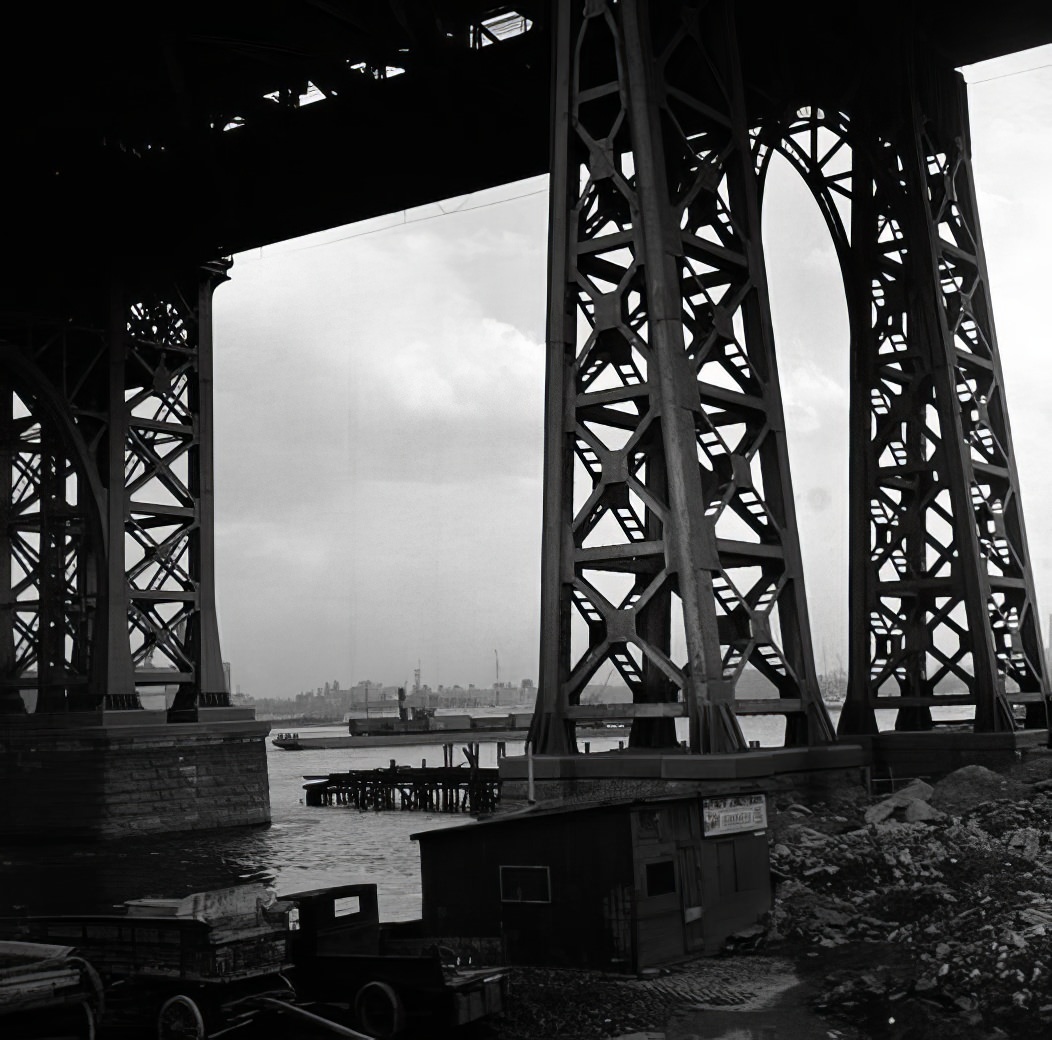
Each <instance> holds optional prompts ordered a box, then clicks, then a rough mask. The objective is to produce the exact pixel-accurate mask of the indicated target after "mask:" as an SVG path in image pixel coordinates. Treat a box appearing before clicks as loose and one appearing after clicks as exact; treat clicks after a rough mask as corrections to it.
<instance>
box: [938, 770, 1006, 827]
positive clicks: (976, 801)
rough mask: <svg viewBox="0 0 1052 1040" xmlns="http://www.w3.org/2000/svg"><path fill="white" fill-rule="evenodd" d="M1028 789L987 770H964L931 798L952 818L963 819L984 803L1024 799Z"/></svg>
mask: <svg viewBox="0 0 1052 1040" xmlns="http://www.w3.org/2000/svg"><path fill="white" fill-rule="evenodd" d="M1025 791H1026V787H1025V786H1024V785H1023V784H1022V783H1020V782H1019V781H1018V780H1014V779H1012V778H1011V777H1009V776H1004V775H1002V774H1001V773H995V772H994V771H993V770H992V769H987V768H986V767H985V766H964V767H963V768H961V769H958V770H956V771H955V772H953V773H950V775H949V776H946V777H943V779H942V780H940V781H939V782H938V783H937V784H936V785H935V790H934V791H933V792H932V794H931V798H930V801H931V804H932V805H933V806H935V808H936V809H941V810H942V811H943V812H945V813H947V814H949V815H950V816H960V815H961V814H962V813H965V812H968V811H969V810H971V809H974V808H976V807H977V806H979V805H981V804H982V803H983V802H992V801H996V800H998V799H1001V798H1013V799H1015V798H1020V797H1022V796H1023V795H1024V793H1025Z"/></svg>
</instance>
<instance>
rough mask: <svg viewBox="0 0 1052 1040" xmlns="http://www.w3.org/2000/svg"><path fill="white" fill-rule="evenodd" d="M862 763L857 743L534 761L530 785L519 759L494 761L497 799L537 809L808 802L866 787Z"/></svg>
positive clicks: (624, 753)
mask: <svg viewBox="0 0 1052 1040" xmlns="http://www.w3.org/2000/svg"><path fill="white" fill-rule="evenodd" d="M866 764H867V759H866V757H865V754H864V752H863V749H862V748H861V747H859V746H858V745H856V744H831V745H827V746H823V747H810V748H755V749H751V750H749V751H745V752H742V753H740V754H733V755H691V754H688V753H687V752H686V751H677V750H676V749H674V748H670V749H668V750H661V749H653V750H649V749H646V750H642V749H626V750H623V751H604V752H599V753H597V754H593V755H581V754H578V755H535V756H534V757H533V766H532V774H533V780H532V784H531V781H530V763H529V760H528V759H527V758H526V757H525V756H516V757H514V758H504V759H502V760H501V762H500V778H501V782H502V783H501V797H502V798H505V799H510V800H516V801H518V800H524V799H528V798H530V797H531V787H532V798H533V800H535V801H537V802H545V801H552V800H558V801H563V802H566V801H569V802H574V801H581V802H592V801H596V800H597V799H598V800H605V799H625V798H645V797H651V798H652V797H659V796H662V795H672V794H680V793H692V792H697V793H702V794H708V795H715V794H732V793H733V794H739V793H748V792H752V791H763V792H765V793H771V794H773V793H777V792H782V791H793V792H797V793H799V794H801V795H804V794H811V795H813V796H814V797H823V796H824V795H826V794H828V793H831V792H833V791H835V790H836V789H837V788H843V787H844V786H846V785H852V784H861V783H863V782H864V781H865V773H864V767H865V765H866Z"/></svg>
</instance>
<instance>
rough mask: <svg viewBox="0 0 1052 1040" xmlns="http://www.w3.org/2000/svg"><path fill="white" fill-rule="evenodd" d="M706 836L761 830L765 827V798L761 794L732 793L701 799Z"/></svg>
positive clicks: (712, 836)
mask: <svg viewBox="0 0 1052 1040" xmlns="http://www.w3.org/2000/svg"><path fill="white" fill-rule="evenodd" d="M702 826H703V831H704V834H705V837H706V838H715V837H717V836H719V835H721V834H741V833H743V832H745V831H762V830H765V829H766V827H767V800H766V798H765V797H764V796H763V795H762V794H732V795H723V796H721V797H719V798H703V799H702Z"/></svg>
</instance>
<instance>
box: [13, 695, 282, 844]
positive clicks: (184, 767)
mask: <svg viewBox="0 0 1052 1040" xmlns="http://www.w3.org/2000/svg"><path fill="white" fill-rule="evenodd" d="M213 711H214V712H215V713H216V715H217V717H216V718H212V717H211V713H212V712H213ZM197 716H198V718H197V720H196V721H187V722H168V721H167V718H166V713H165V712H163V711H159V712H153V711H125V712H91V713H71V714H67V715H19V716H3V717H0V821H3V822H2V824H0V828H2V839H3V840H4V841H42V840H54V841H68V840H71V839H73V840H77V839H88V840H90V839H98V838H119V837H125V836H130V835H134V834H148V833H160V832H171V831H186V830H195V831H196V830H202V829H211V828H219V827H240V826H249V825H258V824H265V823H269V822H270V787H269V780H268V777H267V758H266V743H265V741H266V736H267V734H268V733H269V732H270V724H269V723H266V722H256V721H255V719H254V717H253V713H252V712H251V711H246V710H244V709H241V710H240V711H232V710H231V709H223V708H217V709H207V708H202V709H200V710H199V711H198V712H197ZM238 716H240V717H238Z"/></svg>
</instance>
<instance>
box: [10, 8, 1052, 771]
mask: <svg viewBox="0 0 1052 1040" xmlns="http://www.w3.org/2000/svg"><path fill="white" fill-rule="evenodd" d="M27 17H28V18H34V17H35V18H38V19H40V20H41V21H40V24H38V25H37V26H36V29H37V30H38V31H37V32H33V31H32V27H31V26H29V25H28V24H27V26H26V28H25V29H24V30H23V32H24V34H25V35H24V38H23V39H22V40H21V44H22V46H19V47H17V48H14V51H15V53H12V54H11V55H9V56H8V58H7V59H5V63H4V67H3V69H0V75H2V76H3V77H4V81H5V86H6V87H7V91H6V96H7V98H8V99H9V108H10V113H9V118H8V119H7V120H6V122H5V127H4V131H3V133H4V135H5V145H6V154H7V156H8V157H9V161H8V163H7V164H6V169H7V172H8V174H9V185H10V186H9V193H8V199H9V205H8V211H7V213H6V214H5V235H4V251H3V261H2V263H3V270H2V272H0V274H2V276H3V277H2V278H0V714H6V715H7V716H9V717H11V718H16V717H21V716H24V715H25V714H26V713H27V712H29V713H35V714H37V715H40V716H59V715H61V716H64V717H66V718H67V719H68V720H69V721H70V723H71V724H75V720H76V719H77V718H80V719H89V718H90V719H92V720H95V721H97V719H98V717H99V713H100V712H101V713H106V712H111V713H113V712H140V711H145V710H147V702H146V701H144V697H146V696H147V695H151V696H152V697H153V698H154V699H155V700H157V699H158V698H160V696H161V695H162V694H164V708H165V710H166V711H167V715H166V718H167V720H168V723H170V724H178V723H194V724H197V723H199V722H200V721H202V720H206V719H208V718H209V713H210V712H215V713H219V714H216V715H214V716H212V717H213V718H214V719H216V720H219V721H230V720H229V719H228V713H229V712H231V711H232V709H231V708H230V706H229V697H228V693H227V690H226V687H225V684H224V680H223V675H222V655H221V652H220V647H219V642H218V634H217V626H216V619H215V602H214V599H215V595H214V559H213V556H214V547H213V515H212V510H213V506H212V494H213V488H212V414H211V407H212V406H211V349H212V343H211V294H212V291H213V289H214V288H215V286H216V285H217V284H218V283H219V282H220V281H222V280H223V279H224V278H225V277H226V270H227V266H228V265H227V264H226V263H225V262H224V261H223V260H222V257H224V256H227V255H229V254H230V253H232V252H235V251H239V250H243V249H247V248H251V247H253V246H259V245H262V244H265V243H268V242H272V241H276V240H279V239H282V238H287V237H290V236H293V235H300V234H305V233H308V232H312V231H317V230H321V229H324V228H328V227H332V226H335V225H338V224H342V223H347V222H350V221H354V220H358V219H362V218H365V217H369V216H374V215H377V214H381V213H385V212H390V211H392V210H396V209H400V208H404V207H409V206H413V205H419V204H423V203H426V202H430V201H435V200H438V199H442V198H448V197H450V196H456V195H460V194H464V193H467V192H471V191H475V190H479V189H481V188H485V187H488V186H491V185H494V184H498V183H502V182H506V181H510V180H514V179H518V178H522V177H526V176H530V175H535V174H538V173H543V172H545V171H549V172H550V175H551V198H552V204H551V207H552V208H551V221H550V236H551V237H550V257H551V268H550V270H551V274H550V277H551V282H550V306H549V357H548V398H547V401H548V404H547V420H546V430H547V443H546V449H545V450H546V456H545V473H546V480H545V488H546V490H545V503H544V549H543V578H542V599H543V605H542V650H541V683H540V687H539V697H538V702H537V709H536V716H535V720H534V727H533V732H532V738H533V746H534V750H535V751H537V752H538V753H541V754H549V755H555V756H566V755H572V754H574V753H575V751H576V741H575V727H576V724H577V722H578V721H581V720H587V721H592V722H594V721H595V720H596V719H603V718H610V719H613V718H624V717H628V718H631V719H632V737H631V744H632V745H633V747H646V748H656V749H663V748H671V747H674V746H678V744H679V742H680V741H681V740H683V739H686V740H687V742H688V745H689V749H690V750H691V751H692V752H694V753H710V754H711V753H716V754H738V753H742V752H745V751H746V749H747V742H746V740H745V738H744V736H743V733H742V729H741V726H740V724H739V718H741V717H743V716H748V715H752V714H772V713H773V714H776V715H778V716H779V717H782V718H784V720H785V729H784V733H785V736H784V743H785V745H786V746H787V747H789V748H815V749H820V748H823V747H829V746H831V745H832V743H833V742H834V740H835V735H834V732H833V727H832V725H831V722H830V718H829V715H828V713H827V711H826V708H825V706H824V705H823V703H822V700H821V697H820V695H819V692H818V688H817V677H816V674H815V666H814V658H813V652H812V647H811V636H810V627H809V621H808V616H807V605H806V599H805V596H804V584H803V581H804V575H803V573H802V567H801V563H800V552H799V539H798V534H797V527H796V518H795V508H794V501H793V492H792V484H791V478H790V473H789V467H788V456H787V451H786V442H785V429H784V422H783V415H782V403H781V395H780V389H779V382H778V372H777V353H776V347H775V343H774V338H773V330H772V326H771V320H770V309H769V303H768V299H767V290H766V277H765V272H764V258H763V253H762V246H761V242H760V233H759V213H760V204H761V197H762V185H763V180H764V177H765V175H766V170H767V164H768V163H769V161H770V158H771V156H772V155H775V154H782V155H784V156H785V157H787V158H788V159H789V160H790V162H792V163H793V164H794V165H795V166H796V168H797V169H798V170H799V172H800V173H801V175H802V176H803V177H804V178H805V180H806V182H807V183H808V185H809V186H810V188H811V190H812V191H813V192H814V194H815V196H816V198H817V199H818V201H819V204H820V206H821V207H822V209H823V212H824V214H825V216H826V219H827V222H828V224H829V227H830V231H831V233H832V235H833V238H834V241H835V242H836V245H837V249H838V252H839V254H840V259H841V263H842V267H843V270H844V276H845V285H846V289H847V296H848V304H849V310H850V312H851V329H852V345H851V366H852V368H851V372H852V401H851V409H852V419H851V423H852V431H851V456H852V464H851V465H852V471H851V489H850V491H851V501H852V506H851V509H852V514H851V521H850V529H851V563H850V566H851V575H850V578H851V581H850V584H851V608H850V613H851V619H850V630H851V641H852V642H851V649H850V676H849V691H848V701H847V704H846V705H845V707H844V710H843V713H842V715H841V719H840V732H841V734H842V735H846V736H860V737H868V736H872V735H873V734H874V733H875V732H876V730H877V716H876V715H875V712H876V711H878V710H881V709H889V710H892V711H894V712H895V713H896V714H895V718H896V723H895V725H896V728H897V729H898V730H900V731H907V732H912V731H918V732H929V731H931V730H932V729H933V727H935V726H936V725H937V724H938V723H939V721H940V719H939V715H940V712H939V711H936V709H943V708H959V709H960V710H961V712H962V715H963V716H964V718H965V725H966V726H967V728H968V730H969V731H970V732H974V733H976V734H992V735H996V736H997V738H998V739H999V740H1002V739H1004V737H1005V735H1006V734H1007V735H1009V738H1010V739H1014V738H1012V737H1011V735H1012V734H1023V733H1025V734H1028V735H1030V736H1028V737H1027V739H1028V740H1029V739H1031V737H1032V734H1034V733H1037V732H1040V731H1043V730H1044V729H1045V728H1046V727H1047V714H1046V713H1047V702H1048V684H1047V677H1046V674H1045V662H1044V660H1043V655H1042V651H1041V645H1042V641H1041V638H1040V633H1039V629H1038V619H1037V616H1036V610H1035V601H1034V590H1033V580H1032V575H1031V569H1030V561H1029V554H1028V548H1027V541H1026V532H1025V528H1024V525H1023V514H1022V509H1021V505H1020V495H1019V488H1018V480H1017V475H1016V468H1015V461H1014V455H1013V450H1012V441H1011V435H1010V429H1009V424H1008V412H1007V406H1006V404H1005V399H1004V388H1003V380H1002V375H1001V367H1000V361H999V356H998V351H997V341H996V335H995V331H994V325H993V317H992V306H991V301H990V296H989V286H988V279H987V275H986V268H985V259H984V256H983V249H982V237H981V233H980V229H979V223H978V214H977V211H976V206H975V193H974V184H973V180H972V175H971V167H970V151H969V133H968V122H967V101H966V96H965V92H964V88H963V84H962V81H961V80H960V77H959V76H958V75H957V74H956V73H955V72H954V68H955V67H956V66H959V65H962V64H965V63H969V62H973V61H977V60H981V59H983V58H988V57H992V56H995V55H996V54H1000V53H1006V52H1009V51H1012V50H1017V49H1020V48H1022V47H1026V46H1035V45H1037V44H1041V43H1046V42H1049V41H1052V10H1050V9H1049V8H1048V7H1047V5H1038V4H1029V3H1012V2H1007V3H1002V4H1000V5H996V6H992V5H982V6H975V7H974V8H973V7H972V6H970V5H962V4H959V3H951V2H949V0H946V2H933V3H928V4H924V5H916V4H913V3H906V2H902V3H892V4H883V5H878V6H876V7H872V8H866V7H862V8H857V6H856V8H853V9H851V10H850V11H845V10H844V6H843V5H842V4H833V3H826V2H822V3H813V4H809V5H804V6H801V5H782V6H780V7H776V8H774V9H772V8H771V7H770V5H765V4H760V3H758V2H757V3H751V2H746V0H740V2H738V3H729V2H726V0H713V2H710V3H700V2H689V0H685V2H683V3H679V4H669V3H663V4H658V3H648V2H646V0H620V2H618V3H614V2H613V0H588V2H587V3H580V4H548V3H547V2H544V3H541V2H533V0H526V2H523V3H519V4H517V5H516V6H515V9H514V10H511V9H510V8H508V7H507V6H501V7H495V6H494V5H493V4H491V3H486V4H481V3H474V2H470V0H435V2H433V3H429V4H420V5H415V4H409V5H407V4H401V3H393V2H382V0H374V2H371V3H361V2H357V3H320V2H317V0H289V2H287V3H283V4H277V5H259V4H250V3H247V2H234V3H228V4H223V5H215V4H211V3H208V4H206V3H204V2H203V0H192V2H186V0H181V2H180V3H179V4H174V3H167V4H156V5H151V6H150V8H149V11H148V12H144V10H143V8H142V5H130V4H129V5H122V4H117V5H108V6H107V9H106V11H105V12H103V13H102V14H99V13H98V12H96V11H92V12H91V13H90V15H87V14H86V15H83V16H82V15H80V14H76V13H71V14H68V15H67V16H65V17H66V19H67V20H66V21H65V22H64V23H63V25H62V26H61V27H60V28H59V29H58V30H57V31H56V29H55V27H54V26H52V25H49V24H45V23H44V20H45V19H46V17H47V13H46V12H41V13H40V14H35V13H34V12H29V13H28V14H27ZM81 17H84V18H90V21H87V22H85V23H84V24H77V20H78V18H81ZM605 666H609V667H611V668H615V669H616V670H617V671H618V672H619V673H620V675H621V677H622V679H623V680H624V682H625V684H626V685H627V686H628V687H629V689H630V690H631V692H632V703H631V704H630V705H622V706H615V707H608V708H605V709H603V708H595V707H590V706H588V705H582V704H581V703H580V697H581V692H582V690H583V689H584V687H585V685H586V683H587V682H588V680H589V678H590V677H591V676H592V675H594V674H595V673H596V671H597V670H598V669H599V668H604V667H605ZM747 669H748V670H750V674H751V673H752V672H755V673H758V674H759V675H760V676H761V677H762V678H763V680H764V681H765V682H766V684H767V687H768V691H769V693H770V697H768V698H757V697H745V696H743V695H741V691H740V689H739V684H740V680H741V677H742V676H743V675H744V674H746V670H747ZM933 712H934V714H933ZM677 719H683V720H685V721H684V722H683V723H682V725H683V727H684V731H683V732H680V731H677V728H676V720H677ZM95 721H93V722H92V725H94V724H95ZM244 721H246V723H247V720H244Z"/></svg>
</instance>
